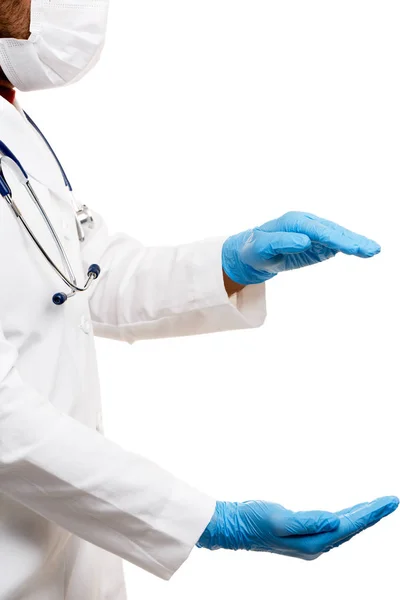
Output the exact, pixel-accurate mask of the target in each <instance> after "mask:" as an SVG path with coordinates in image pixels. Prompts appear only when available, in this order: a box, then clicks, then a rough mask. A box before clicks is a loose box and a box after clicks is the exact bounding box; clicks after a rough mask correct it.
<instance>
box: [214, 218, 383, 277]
mask: <svg viewBox="0 0 400 600" xmlns="http://www.w3.org/2000/svg"><path fill="white" fill-rule="evenodd" d="M380 249H381V248H380V246H379V245H378V244H377V243H376V242H373V241H372V240H369V239H368V238H366V237H363V236H361V235H357V234H356V233H352V232H351V231H349V230H348V229H344V228H343V227H340V226H339V225H336V224H335V223H332V222H331V221H326V220H325V219H320V218H319V217H316V216H315V215H312V214H309V213H302V212H289V213H287V214H286V215H284V216H283V217H280V219H276V220H275V221H269V222H268V223H265V224H264V225H261V227H256V228H255V229H249V230H248V231H244V232H243V233H238V234H237V235H233V236H232V237H230V238H228V239H227V240H226V241H225V242H224V245H223V248H222V268H223V270H224V271H225V273H226V274H227V275H228V277H229V278H230V279H232V281H235V282H236V283H239V284H241V285H249V284H252V283H262V282H263V281H267V280H268V279H271V278H272V277H274V276H275V275H276V274H277V273H280V272H281V271H290V270H292V269H298V268H300V267H307V266H309V265H313V264H315V263H319V262H322V261H324V260H327V259H328V258H332V257H333V256H335V255H336V254H337V253H338V252H343V253H344V254H351V255H354V256H359V257H361V258H369V257H371V256H374V255H375V254H378V252H380Z"/></svg>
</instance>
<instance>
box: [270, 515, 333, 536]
mask: <svg viewBox="0 0 400 600" xmlns="http://www.w3.org/2000/svg"><path fill="white" fill-rule="evenodd" d="M339 525H340V519H339V517H338V516H337V515H336V514H335V513H330V512H326V511H318V510H314V511H304V512H297V513H292V512H289V511H286V514H285V513H284V514H282V515H281V516H280V517H279V518H276V519H275V521H274V523H273V533H274V535H276V536H278V537H290V536H304V535H315V534H318V533H325V532H330V531H335V530H336V529H337V528H338V527H339Z"/></svg>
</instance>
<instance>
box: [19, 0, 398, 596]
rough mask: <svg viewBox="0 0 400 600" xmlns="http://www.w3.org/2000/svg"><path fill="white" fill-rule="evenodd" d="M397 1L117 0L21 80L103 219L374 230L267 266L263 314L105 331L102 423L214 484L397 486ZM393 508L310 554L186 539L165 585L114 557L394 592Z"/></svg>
mask: <svg viewBox="0 0 400 600" xmlns="http://www.w3.org/2000/svg"><path fill="white" fill-rule="evenodd" d="M399 18H400V10H399V6H398V1H397V0H393V1H387V0H379V2H378V1H370V0H336V1H335V2H332V1H328V0H302V1H301V2H299V1H298V0H279V1H278V0H272V1H271V0H247V1H246V2H245V1H244V0H241V1H237V0H203V1H202V2H200V1H198V0H197V1H196V0H168V1H166V0H135V1H133V2H112V6H111V14H110V27H109V37H108V44H107V46H106V50H105V52H104V55H103V60H102V62H101V63H100V65H99V67H98V68H97V69H96V70H95V71H94V72H93V73H91V74H90V75H89V76H88V77H87V78H86V79H85V80H84V81H83V82H82V83H80V84H79V85H76V86H74V87H71V88H68V89H65V90H61V91H55V92H50V93H41V94H36V95H33V96H26V97H24V98H22V101H23V103H24V105H25V107H27V108H28V109H29V110H30V111H31V112H32V116H33V117H34V118H35V119H37V121H38V122H39V124H40V126H41V127H42V128H43V130H44V131H45V132H49V133H50V134H51V135H50V136H49V137H50V139H51V141H53V142H54V145H55V148H56V151H57V152H58V154H59V156H60V158H61V159H62V161H63V162H64V163H65V166H66V170H67V171H68V173H69V175H70V177H71V179H72V180H73V182H74V183H75V188H76V190H77V192H78V195H79V196H80V197H81V198H84V200H85V201H86V202H87V203H88V204H89V205H91V206H93V208H95V209H96V210H97V211H99V212H101V213H102V214H103V215H104V216H105V217H106V219H107V220H108V222H109V225H110V230H111V231H118V230H124V231H127V232H129V233H131V234H132V235H134V236H136V237H138V238H139V239H141V240H142V241H143V242H144V243H146V244H177V243H181V242H187V241H194V240H196V239H201V238H204V237H208V236H215V235H229V234H230V233H236V232H237V231H241V230H242V229H244V228H248V227H251V226H253V225H257V224H261V223H263V222H264V221H267V220H269V219H271V218H275V217H278V216H280V215H281V214H283V213H284V212H286V211H288V210H293V209H296V210H305V211H308V212H314V213H317V214H319V215H321V216H323V217H325V218H330V219H332V220H335V221H337V222H339V223H341V224H343V225H346V226H348V227H350V228H353V229H355V230H357V231H359V232H361V233H364V234H365V235H368V236H371V237H373V238H375V239H377V240H378V241H379V242H380V243H381V244H382V245H383V249H384V251H383V252H382V254H381V255H380V256H379V257H378V258H376V259H373V260H368V261H362V260H357V259H353V258H348V257H344V256H340V257H338V258H336V259H335V260H333V261H330V262H329V264H327V263H325V264H324V265H319V266H316V267H313V268H309V269H306V270H302V271H301V272H296V273H290V274H285V275H280V276H279V277H277V278H276V279H275V280H274V281H271V282H270V283H268V286H267V288H268V290H267V292H268V310H269V315H268V319H267V323H266V325H265V326H264V327H262V328H261V329H259V330H254V331H244V332H238V333H237V332H236V333H235V332H233V333H226V334H218V335H214V336H203V337H198V338H188V339H176V340H163V341H154V342H142V343H139V344H137V345H134V346H132V347H130V346H128V345H126V344H119V343H117V342H109V341H105V340H99V342H98V350H99V362H100V368H101V379H102V384H103V399H104V405H105V423H106V433H107V435H108V436H109V437H110V438H112V439H114V440H117V441H118V442H119V443H121V444H122V445H123V446H124V447H126V448H128V449H131V450H133V451H138V452H140V453H141V454H144V455H147V456H148V457H150V458H152V459H154V460H155V461H157V462H159V463H160V464H161V465H163V466H164V467H166V468H168V469H169V470H171V471H172V472H174V473H175V474H176V475H179V476H181V477H182V478H184V479H186V480H188V481H189V482H191V483H192V484H194V485H195V486H196V487H198V488H200V489H202V490H204V491H206V492H208V493H209V494H212V495H214V496H215V497H216V498H218V499H224V500H236V499H237V500H245V499H256V498H257V499H258V498H261V499H267V500H272V501H277V502H280V503H282V504H284V505H286V506H287V507H289V508H292V509H314V508H315V509H317V508H322V509H330V510H338V509H340V508H344V507H346V506H348V505H351V504H353V503H357V502H360V501H365V500H370V499H372V498H374V497H376V496H380V495H386V494H400V481H399V475H398V471H399V455H398V439H399V433H398V431H399V426H398V419H397V415H398V402H399V383H398V377H399V376H398V372H399V353H398V343H399V342H398V340H399V335H400V327H399V316H398V313H399V292H398V283H397V280H398V260H399V250H398V243H399V241H398V227H399V225H398V223H399V218H400V211H399V205H398V203H399V176H398V174H399V159H400V156H399V140H400V127H399V126H400V122H399V114H400V111H399V106H400V93H399V91H400V90H399V61H400V58H399V57H400V41H399V40H400V36H399V33H398V32H399V25H398V24H399ZM121 174H124V177H123V178H121ZM127 477H129V473H127ZM399 529H400V512H399V513H398V514H396V515H394V516H392V517H391V518H389V519H387V520H386V521H385V522H383V523H381V524H379V525H378V526H377V527H375V528H374V529H372V530H369V531H368V532H366V533H364V534H362V535H360V536H359V537H358V538H356V539H355V540H353V541H352V542H350V543H349V544H347V545H346V546H345V547H342V548H341V549H339V550H335V551H333V552H331V553H330V554H329V555H327V556H324V557H322V558H321V559H319V560H318V561H316V562H313V563H304V562H302V561H296V560H292V559H285V558H282V557H276V556H272V555H262V554H258V555H254V554H245V553H238V554H234V553H229V552H215V553H211V552H208V551H206V550H197V549H196V550H194V551H193V553H192V556H191V558H190V559H189V561H188V562H187V563H186V564H185V565H184V566H183V567H182V568H181V570H180V571H179V572H178V573H177V574H176V575H175V576H174V578H173V579H172V581H171V582H169V583H168V584H166V583H165V582H162V581H160V580H157V579H156V578H154V577H152V576H150V575H148V574H147V573H145V572H142V571H140V570H139V569H137V568H135V567H133V566H131V565H127V567H126V575H127V583H128V590H129V597H130V598H132V599H133V598H140V599H141V600H147V599H153V598H164V599H166V600H167V599H171V600H172V599H173V600H179V599H182V600H187V598H190V599H191V600H196V599H200V598H204V597H207V598H211V599H220V598H230V599H231V600H236V599H239V598H240V599H242V598H243V597H246V598H260V599H261V598H266V599H267V598H268V599H273V600H289V599H292V598H294V597H295V598H301V599H303V598H304V599H307V600H321V598H323V599H324V600H331V599H332V600H333V599H335V600H336V599H337V598H338V597H340V598H346V599H347V598H374V599H375V598H385V597H389V596H390V597H393V595H396V594H397V593H398V588H399V582H398V561H399V550H398V538H399V533H400V531H399Z"/></svg>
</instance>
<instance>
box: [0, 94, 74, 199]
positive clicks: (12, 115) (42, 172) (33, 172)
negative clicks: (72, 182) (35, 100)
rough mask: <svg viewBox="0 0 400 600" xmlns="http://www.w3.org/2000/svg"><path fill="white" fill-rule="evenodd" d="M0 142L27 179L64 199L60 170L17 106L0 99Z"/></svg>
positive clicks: (63, 185) (64, 191) (64, 193)
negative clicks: (23, 171)
mask: <svg viewBox="0 0 400 600" xmlns="http://www.w3.org/2000/svg"><path fill="white" fill-rule="evenodd" d="M0 139H1V140H2V141H3V142H4V143H5V144H6V145H7V146H8V147H9V148H10V150H11V151H12V152H13V153H14V154H15V156H16V157H17V158H18V160H19V161H20V163H21V164H22V166H23V167H24V169H25V170H26V172H27V173H28V175H29V177H30V178H32V179H35V180H36V181H38V182H39V183H41V184H43V185H45V186H46V187H47V188H49V189H51V190H52V191H53V192H54V193H55V194H56V195H57V196H58V197H60V198H62V199H66V197H67V195H68V194H67V193H66V187H65V184H64V179H63V177H62V174H61V172H60V169H59V167H58V165H57V163H56V161H55V160H54V157H53V156H52V154H51V152H50V151H49V149H48V148H47V146H46V144H45V143H44V141H43V140H42V139H41V138H40V136H39V134H38V133H37V132H36V131H35V129H34V128H33V127H32V126H31V125H30V123H29V122H28V121H27V119H26V117H25V115H24V114H23V111H22V110H21V108H20V107H19V105H18V103H17V102H15V103H14V105H12V104H10V103H9V102H8V101H7V100H5V99H4V98H2V97H0Z"/></svg>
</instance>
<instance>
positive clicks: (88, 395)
mask: <svg viewBox="0 0 400 600" xmlns="http://www.w3.org/2000/svg"><path fill="white" fill-rule="evenodd" d="M106 17H107V1H106V0H68V2H67V3H65V2H64V1H62V0H1V5H0V37H1V39H0V65H1V68H2V72H1V74H0V77H1V80H2V82H1V85H2V88H1V89H2V92H1V94H2V97H1V98H0V139H1V141H2V142H3V144H5V145H6V147H7V148H9V149H10V150H11V151H12V152H13V154H14V155H15V156H16V157H17V159H18V160H19V161H20V163H21V164H22V165H23V167H24V168H25V169H26V171H27V174H28V176H29V180H30V182H31V185H32V188H33V189H34V191H35V193H36V194H37V197H38V198H39V199H40V202H41V205H42V207H43V209H44V210H45V212H46V214H47V215H48V218H49V220H50V222H51V224H52V226H53V227H54V230H55V232H56V235H57V239H59V240H60V241H61V243H62V248H63V249H64V250H65V253H66V255H67V258H68V262H69V265H70V267H71V269H72V271H73V272H74V274H75V276H76V278H77V280H78V281H84V280H85V273H86V272H87V270H88V267H89V265H90V264H92V263H94V262H98V263H99V264H100V265H101V268H102V272H101V274H100V276H99V277H98V279H97V280H96V281H93V282H92V285H91V286H90V288H89V290H88V291H86V292H84V293H76V294H73V296H72V297H71V298H69V299H68V301H67V302H65V303H64V304H63V305H62V306H57V305H56V304H54V303H53V302H52V296H53V293H54V292H55V291H57V290H61V292H62V293H65V294H69V292H70V289H68V286H66V285H65V284H64V283H62V282H61V281H60V278H59V277H58V275H57V273H56V272H55V271H54V270H53V269H52V268H51V267H50V265H49V262H48V260H46V259H45V258H44V256H43V255H42V254H41V253H40V252H39V250H38V248H37V247H35V244H34V242H33V240H32V239H31V238H30V236H29V235H28V234H27V231H26V230H25V229H24V227H22V225H21V221H20V219H19V218H17V217H18V215H17V214H16V213H15V211H14V210H13V208H12V206H11V207H10V206H9V204H8V202H6V201H5V200H4V199H3V198H0V256H1V259H0V281H1V294H0V490H1V493H0V599H1V600H11V599H12V600H111V599H112V600H123V599H124V598H125V597H126V596H125V588H124V581H123V573H122V561H121V558H123V559H126V560H128V561H130V562H132V563H134V564H136V565H138V566H139V567H142V568H143V569H146V570H147V571H150V572H151V573H153V574H155V575H157V576H159V577H162V578H164V579H169V578H170V577H171V576H172V575H173V573H174V572H175V571H176V570H177V569H178V568H179V567H180V565H181V564H182V563H183V562H184V561H185V559H186V558H187V557H188V555H189V554H190V552H191V550H192V549H193V547H194V546H195V545H196V544H197V545H198V546H199V547H204V548H208V549H217V548H227V549H234V550H238V549H246V550H258V551H260V550H261V551H266V552H275V553H279V554H286V555H289V556H294V557H299V558H304V559H313V558H316V557H318V556H319V555H320V554H322V553H324V552H327V551H328V550H330V549H331V548H333V547H335V546H338V545H340V544H342V543H343V542H346V541H347V540H349V539H350V538H351V537H353V536H354V535H356V534H357V533H359V532H360V531H362V530H364V529H366V528H367V527H370V526H371V525H373V524H375V523H376V522H378V521H379V520H380V519H381V518H382V517H385V516H387V515H388V514H389V513H391V512H393V510H395V509H396V507H397V505H398V500H397V499H396V498H394V497H387V498H383V499H379V500H376V501H374V502H372V503H370V504H368V503H366V504H362V505H359V506H356V507H353V508H350V509H346V510H344V511H340V512H338V513H328V512H320V511H311V512H309V513H293V512H291V511H289V510H286V509H285V508H283V507H282V506H279V505H276V504H271V503H268V502H260V501H258V502H256V501H254V502H248V503H239V504H238V503H229V502H215V500H214V499H213V498H210V497H208V496H207V495H205V494H202V493H200V492H198V491H197V490H195V489H192V488H191V487H189V486H188V485H186V484H185V483H184V482H182V481H179V480H178V479H176V478H175V477H173V476H172V475H171V474H169V473H168V472H166V471H164V470H163V469H161V468H160V467H158V466H157V465H155V464H153V463H151V462H150V461H148V460H146V459H145V458H142V457H141V456H137V455H135V454H132V453H129V452H126V451H125V450H123V449H122V448H120V447H119V446H117V445H116V444H114V443H112V442H110V441H108V440H107V439H105V438H104V436H103V435H102V427H101V407H100V394H99V388H98V376H97V369H96V359H95V349H94V343H93V336H94V335H98V336H104V337H108V338H113V339H118V340H123V341H126V342H129V343H132V342H134V341H136V340H140V339H145V338H156V337H167V336H177V335H189V334H197V333H207V332H213V331H221V330H226V329H241V328H246V327H256V326H259V325H261V324H262V322H263V320H264V316H265V313H264V282H265V281H267V280H268V279H270V278H272V277H273V276H275V275H276V274H277V273H278V272H280V271H285V270H290V269H294V268H298V267H303V266H308V265H312V264H314V263H317V262H322V261H324V260H326V259H329V258H331V257H333V256H335V254H336V253H338V252H344V253H345V254H349V255H355V256H358V257H362V258H367V257H372V256H373V255H375V254H376V253H378V252H379V246H378V245H377V244H376V243H375V242H372V241H371V240H368V239H366V238H364V237H362V236H359V235H356V234H353V233H351V232H349V231H347V230H345V229H343V228H341V227H339V226H338V225H335V224H333V223H330V222H328V221H325V220H322V219H319V218H317V217H315V216H314V215H309V214H306V213H289V214H287V215H285V216H284V217H281V218H280V219H277V220H274V221H270V222H268V223H266V224H265V225H263V226H262V227H258V228H255V229H254V230H251V231H247V232H244V233H241V234H238V235H234V236H232V237H231V238H229V239H228V240H217V241H203V242H198V243H195V244H189V245H184V246H179V247H176V248H144V247H143V246H141V245H140V244H139V243H138V242H137V241H135V240H133V239H131V238H130V237H129V236H127V235H115V236H109V235H108V233H107V229H106V226H105V224H104V222H103V221H102V219H101V217H100V216H99V215H97V214H94V223H93V224H92V228H89V227H87V225H86V224H84V226H83V233H84V236H82V235H81V236H79V235H78V226H77V221H76V212H75V210H74V206H73V204H72V203H71V196H70V192H69V190H68V187H67V186H66V185H65V184H66V180H65V178H64V176H63V174H62V173H61V171H60V168H59V165H58V164H57V162H56V160H55V158H54V156H53V154H52V153H51V151H50V149H49V147H48V146H47V145H46V143H45V141H44V139H43V138H42V137H41V136H40V135H39V133H38V131H37V130H36V129H35V127H34V126H33V125H32V124H31V122H30V121H29V120H28V118H27V116H26V115H25V114H24V112H23V111H22V110H21V108H20V107H19V105H18V103H17V102H16V100H15V98H14V86H15V87H18V88H19V89H21V90H25V91H27V90H35V89H45V88H52V87H56V86H60V85H64V84H69V83H72V82H74V81H76V80H78V79H79V78H80V77H82V76H83V75H84V74H85V73H86V72H87V71H88V70H89V69H90V68H91V67H92V66H93V65H94V64H95V62H96V60H97V58H98V56H99V54H100V51H101V48H102V46H103V42H104V34H105V27H106ZM3 148H4V146H3ZM2 172H3V175H4V178H5V181H6V182H7V185H8V186H9V187H10V190H11V192H12V202H13V203H15V204H14V206H18V208H19V210H20V211H21V214H22V215H23V216H24V218H25V220H26V222H27V223H29V226H30V227H31V229H32V231H33V232H34V234H35V236H36V237H37V239H38V240H40V242H41V244H42V245H43V247H44V249H45V251H46V252H47V253H48V257H49V259H50V260H53V261H54V262H55V263H56V264H58V265H61V264H62V263H63V260H64V262H65V257H64V259H63V256H62V253H61V252H60V248H57V245H56V244H55V243H54V237H53V236H52V235H50V230H49V227H48V224H46V222H45V220H44V219H43V218H42V217H43V215H41V214H40V212H39V211H38V210H37V207H36V206H35V205H34V202H32V199H31V198H30V197H29V195H28V194H27V193H26V190H25V189H24V187H23V185H22V184H21V181H20V179H19V178H18V176H17V175H18V174H16V171H15V169H12V168H11V164H10V162H7V160H4V161H2ZM80 233H82V232H80ZM80 237H81V239H80ZM83 238H84V239H83ZM62 259H63V260H62ZM233 295H235V301H234V302H233V301H231V300H232V298H231V297H233Z"/></svg>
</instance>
